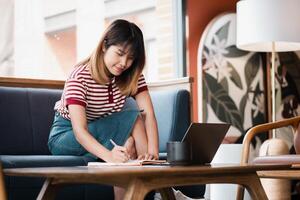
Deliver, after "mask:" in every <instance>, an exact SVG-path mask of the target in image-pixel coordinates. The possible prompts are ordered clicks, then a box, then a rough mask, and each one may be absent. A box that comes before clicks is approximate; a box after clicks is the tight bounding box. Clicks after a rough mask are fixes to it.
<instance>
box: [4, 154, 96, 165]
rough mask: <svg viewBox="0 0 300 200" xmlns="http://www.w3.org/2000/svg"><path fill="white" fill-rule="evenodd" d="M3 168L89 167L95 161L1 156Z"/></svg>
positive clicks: (77, 157)
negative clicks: (89, 163) (88, 164)
mask: <svg viewBox="0 0 300 200" xmlns="http://www.w3.org/2000/svg"><path fill="white" fill-rule="evenodd" d="M0 161H1V162H2V165H3V168H19V167H59V166H81V165H87V163H88V162H89V161H95V160H94V159H93V158H92V157H84V156H53V155H51V156H48V155H26V156H23V155H1V156H0Z"/></svg>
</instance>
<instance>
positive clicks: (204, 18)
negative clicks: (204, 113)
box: [186, 0, 237, 121]
mask: <svg viewBox="0 0 300 200" xmlns="http://www.w3.org/2000/svg"><path fill="white" fill-rule="evenodd" d="M236 2H237V0H210V1H207V0H187V1H186V6H187V17H188V20H187V23H188V24H187V49H188V66H187V67H188V69H187V73H188V76H191V77H193V78H194V84H193V88H192V90H193V91H192V94H193V100H192V102H193V121H198V105H197V102H198V98H197V96H198V94H197V50H198V45H199V41H200V38H201V35H202V33H203V31H204V29H205V27H206V25H207V24H208V23H209V22H210V20H211V19H213V18H214V17H215V16H217V15H218V14H220V13H223V12H235V7H236Z"/></svg>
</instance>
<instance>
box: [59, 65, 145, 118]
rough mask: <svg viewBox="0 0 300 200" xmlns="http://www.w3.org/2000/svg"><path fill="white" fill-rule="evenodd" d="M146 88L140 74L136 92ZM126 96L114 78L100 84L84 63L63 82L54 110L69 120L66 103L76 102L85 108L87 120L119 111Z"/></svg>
mask: <svg viewBox="0 0 300 200" xmlns="http://www.w3.org/2000/svg"><path fill="white" fill-rule="evenodd" d="M144 90H148V87H147V84H146V81H145V78H144V76H143V75H141V76H140V78H139V81H138V91H137V94H138V93H140V92H142V91H144ZM125 99H126V96H125V95H122V94H121V92H120V90H119V88H118V86H117V85H116V83H115V78H113V79H112V80H111V82H110V83H107V84H105V85H100V84H99V83H97V82H96V81H94V79H93V78H92V76H91V73H90V71H89V68H88V67H87V66H86V65H82V66H79V67H76V68H75V69H74V71H73V72H72V73H71V75H70V76H69V78H68V79H67V81H66V83H65V87H64V90H63V94H62V97H61V100H60V101H58V102H56V104H55V108H54V109H55V110H57V112H59V113H60V115H61V116H62V117H64V118H66V119H69V120H70V115H69V111H68V107H67V106H68V105H71V104H77V105H81V106H84V107H85V108H86V117H87V120H88V121H92V120H95V119H98V118H100V117H104V116H107V115H110V114H112V113H115V112H119V111H121V109H122V108H123V106H124V103H125Z"/></svg>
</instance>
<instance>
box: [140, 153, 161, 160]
mask: <svg viewBox="0 0 300 200" xmlns="http://www.w3.org/2000/svg"><path fill="white" fill-rule="evenodd" d="M158 158H159V157H158V154H151V153H145V154H143V155H139V157H138V160H158Z"/></svg>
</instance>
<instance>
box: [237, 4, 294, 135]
mask: <svg viewBox="0 0 300 200" xmlns="http://www.w3.org/2000/svg"><path fill="white" fill-rule="evenodd" d="M236 45H237V47H238V48H239V49H242V50H247V51H255V52H271V53H272V54H271V59H272V61H271V72H270V69H269V68H268V69H267V76H268V77H267V90H268V92H267V105H268V121H269V122H270V121H275V114H276V111H275V52H286V51H297V50H300V0H241V1H239V2H238V3H237V40H236ZM270 76H271V77H270ZM270 88H271V89H270ZM272 136H273V138H274V137H275V132H273V134H272Z"/></svg>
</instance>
